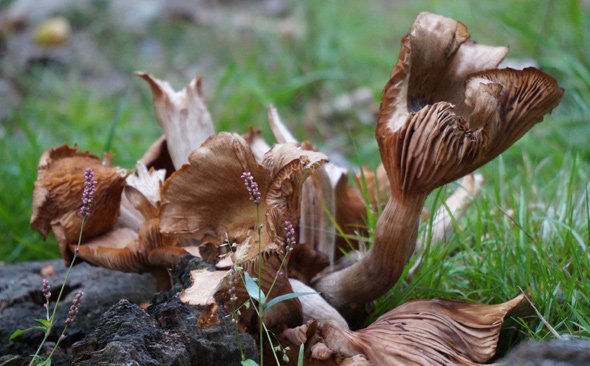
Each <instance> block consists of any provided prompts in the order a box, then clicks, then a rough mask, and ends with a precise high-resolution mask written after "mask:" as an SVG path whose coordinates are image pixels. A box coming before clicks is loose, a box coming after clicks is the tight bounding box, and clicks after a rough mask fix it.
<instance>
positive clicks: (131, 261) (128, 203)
mask: <svg viewBox="0 0 590 366" xmlns="http://www.w3.org/2000/svg"><path fill="white" fill-rule="evenodd" d="M164 176H165V171H163V170H160V171H155V170H150V171H148V170H147V168H146V167H145V166H144V165H143V164H141V163H138V164H137V168H136V170H135V172H134V174H131V175H129V176H128V177H127V180H126V186H125V189H124V191H123V197H122V199H121V215H120V216H119V218H118V220H117V222H116V224H115V225H114V226H113V227H112V228H111V229H110V230H109V231H108V232H106V233H105V234H103V235H99V236H96V237H94V238H92V239H91V240H88V241H85V242H83V243H82V245H81V246H80V248H79V252H78V257H79V258H80V259H82V260H84V261H86V262H88V263H91V264H94V265H98V266H101V267H104V268H109V269H114V270H118V271H123V272H136V273H144V272H149V273H151V274H152V275H153V277H154V280H155V282H156V287H157V289H158V290H162V289H165V288H168V287H169V286H170V281H169V275H168V273H167V271H166V269H167V268H169V267H173V266H174V265H175V264H176V263H177V262H178V261H179V259H180V257H182V256H185V255H188V252H186V251H185V250H184V249H183V248H181V247H179V240H178V238H174V237H166V236H163V235H162V234H161V233H160V220H159V218H158V210H159V205H160V186H161V184H162V182H163V180H164ZM69 246H70V250H72V251H73V250H74V248H75V244H70V245H69Z"/></svg>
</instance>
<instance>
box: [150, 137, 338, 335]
mask: <svg viewBox="0 0 590 366" xmlns="http://www.w3.org/2000/svg"><path fill="white" fill-rule="evenodd" d="M326 160H327V158H326V156H325V155H323V154H321V153H317V152H313V151H308V150H303V149H300V148H298V147H297V146H296V145H294V144H278V145H275V146H274V147H273V148H272V149H271V150H269V151H268V152H267V153H266V154H264V157H263V159H262V161H261V163H260V164H259V163H258V162H257V160H256V158H255V156H254V154H253V152H252V150H251V149H250V145H249V144H248V142H247V141H246V140H244V139H243V138H242V137H240V136H239V135H237V134H232V133H226V132H222V133H219V134H217V135H214V136H212V137H210V138H209V139H207V140H206V141H205V142H204V143H203V144H202V145H201V146H200V147H199V148H197V149H195V150H194V151H193V152H192V153H191V154H190V156H189V163H188V164H185V165H184V166H183V167H182V168H180V169H179V170H177V171H176V172H175V173H174V174H173V175H172V176H171V177H170V178H169V179H168V180H167V181H166V182H165V183H164V185H163V187H162V205H161V210H160V228H161V231H162V233H163V234H165V235H173V236H175V237H178V238H192V239H196V240H198V241H200V242H201V245H206V244H210V245H213V246H215V247H217V248H221V247H222V246H224V245H225V244H226V243H229V244H232V243H235V244H236V245H235V246H236V249H235V252H233V253H228V254H229V255H231V256H232V261H233V263H235V264H236V265H238V266H240V267H242V268H243V269H244V271H246V272H248V273H249V274H250V275H251V276H252V277H257V276H258V270H259V268H260V267H261V269H260V270H261V277H262V281H261V288H262V290H263V291H264V293H265V294H266V296H267V298H268V299H270V298H273V297H276V296H278V295H281V294H283V293H288V292H293V291H292V289H291V286H290V285H289V282H288V278H287V276H286V275H285V274H284V273H283V274H282V275H279V274H277V272H278V270H279V268H280V265H281V262H282V259H283V256H284V255H285V238H286V235H285V221H287V220H288V221H290V222H292V223H293V224H294V225H296V224H297V220H298V217H299V202H300V195H301V186H302V184H303V181H304V180H305V179H306V178H307V176H308V175H309V174H310V173H311V172H313V171H314V170H315V169H316V168H317V167H318V166H320V165H321V164H323V163H324V162H325V161H326ZM244 172H248V173H249V176H250V177H251V178H252V179H253V180H254V181H255V182H256V183H257V185H258V190H259V193H260V198H259V204H258V205H256V204H254V203H253V202H252V201H251V200H250V198H252V197H249V196H248V191H247V190H246V188H245V187H244V182H243V181H242V179H241V175H242V174H243V173H244ZM257 221H258V222H259V223H260V224H262V227H261V229H260V237H259V236H258V230H257V227H256V225H257ZM223 254H224V253H223V252H221V251H220V253H219V255H223ZM284 272H285V273H287V272H288V271H287V270H285V271H284ZM275 279H276V283H275V287H273V291H272V292H271V293H270V294H269V293H268V290H269V289H270V287H271V284H272V283H273V282H275ZM227 287H228V286H227V285H223V284H220V286H219V288H220V289H223V288H227ZM236 295H237V296H238V298H239V300H238V301H242V302H243V301H244V300H246V299H247V292H246V291H245V288H244V287H243V286H240V287H239V288H237V291H236ZM300 314H301V310H300V305H299V302H298V301H297V300H296V299H292V300H287V301H283V302H281V303H279V304H277V305H276V306H273V307H272V308H271V309H270V310H269V311H268V313H267V314H266V315H265V322H266V323H267V325H270V326H273V325H276V324H282V323H285V322H287V323H289V322H292V324H297V322H299V321H300V320H301V315H300ZM289 319H293V320H292V321H291V320H289Z"/></svg>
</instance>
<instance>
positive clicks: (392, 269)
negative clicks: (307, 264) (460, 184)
mask: <svg viewBox="0 0 590 366" xmlns="http://www.w3.org/2000/svg"><path fill="white" fill-rule="evenodd" d="M425 198H426V195H412V196H406V197H403V198H399V197H396V196H395V195H392V196H391V197H390V199H389V201H388V203H387V205H386V206H385V208H384V209H383V213H382V214H381V216H380V217H379V221H377V227H376V232H375V244H374V246H373V248H372V249H371V250H370V251H369V253H367V255H365V256H364V257H363V258H362V259H361V260H360V261H358V262H357V263H355V264H354V265H352V266H350V267H348V268H346V269H344V270H341V271H338V272H333V273H330V274H328V275H326V276H324V277H321V278H319V279H317V280H316V281H314V283H313V287H314V288H315V289H316V290H317V291H319V292H320V293H321V294H322V295H323V296H324V298H326V300H327V301H328V302H329V303H330V304H331V305H332V306H334V307H335V308H336V309H338V310H342V309H343V308H345V307H347V308H354V307H356V306H359V305H362V304H364V303H366V302H367V301H370V300H372V299H374V298H376V297H378V296H380V295H382V294H384V293H385V292H386V291H387V290H389V289H390V288H391V286H392V284H394V283H395V282H396V281H397V280H398V279H399V277H400V276H401V274H402V272H403V269H404V266H405V265H406V263H407V262H408V259H409V257H410V256H411V255H412V253H413V252H414V248H415V246H416V236H417V231H418V221H419V218H420V211H421V210H422V206H423V204H424V200H425ZM392 223H394V224H392Z"/></svg>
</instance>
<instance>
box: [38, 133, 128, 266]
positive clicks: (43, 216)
mask: <svg viewBox="0 0 590 366" xmlns="http://www.w3.org/2000/svg"><path fill="white" fill-rule="evenodd" d="M87 168H90V169H92V170H93V172H94V177H95V180H96V182H97V185H96V192H95V194H94V200H93V205H92V206H93V209H92V212H91V214H90V215H89V216H88V217H87V219H86V222H85V223H84V229H83V233H82V241H86V240H88V239H90V238H93V237H96V236H98V235H101V234H103V233H105V232H107V231H109V230H110V229H111V228H112V227H113V225H114V224H115V222H116V220H117V217H118V216H119V204H120V200H121V192H122V191H123V187H124V185H125V178H126V175H127V173H126V172H125V171H124V170H121V169H119V168H114V167H110V166H107V165H103V164H102V163H101V161H100V159H99V158H98V157H96V156H95V155H92V154H90V153H88V152H85V151H78V149H77V148H76V147H69V146H67V145H62V146H59V147H56V148H53V149H50V150H47V151H46V152H44V153H43V154H42V155H41V159H40V160H39V165H38V168H37V180H36V181H35V187H34V190H33V213H32V215H31V222H30V224H31V226H32V227H33V228H34V229H36V230H37V231H39V233H41V235H42V236H43V237H44V238H45V237H46V236H47V234H48V233H49V232H50V231H53V233H54V235H55V237H56V239H57V241H58V244H59V248H60V252H61V255H62V257H63V258H64V260H65V261H66V263H68V264H69V261H70V260H71V258H72V252H71V251H70V250H69V248H68V245H69V244H75V243H77V242H78V237H79V235H80V230H81V225H82V216H81V215H80V207H81V206H82V191H83V189H84V171H85V170H86V169H87Z"/></svg>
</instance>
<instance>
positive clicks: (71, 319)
mask: <svg viewBox="0 0 590 366" xmlns="http://www.w3.org/2000/svg"><path fill="white" fill-rule="evenodd" d="M82 296H84V292H83V291H78V293H76V296H74V300H72V306H70V311H69V312H68V318H67V319H66V321H65V324H66V325H70V324H72V323H73V322H74V319H76V315H78V308H79V307H80V303H81V302H82Z"/></svg>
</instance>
